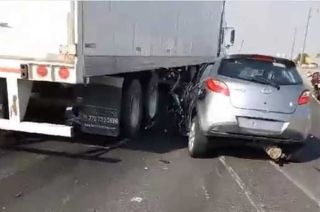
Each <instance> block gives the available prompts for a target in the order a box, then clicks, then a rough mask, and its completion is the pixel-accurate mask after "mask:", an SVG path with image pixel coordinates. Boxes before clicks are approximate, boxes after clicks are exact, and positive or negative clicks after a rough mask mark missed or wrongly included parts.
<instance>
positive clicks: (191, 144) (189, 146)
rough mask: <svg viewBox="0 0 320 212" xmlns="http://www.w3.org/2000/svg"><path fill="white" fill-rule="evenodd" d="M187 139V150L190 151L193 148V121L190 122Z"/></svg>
mask: <svg viewBox="0 0 320 212" xmlns="http://www.w3.org/2000/svg"><path fill="white" fill-rule="evenodd" d="M188 140H189V141H188V148H189V151H190V152H192V151H193V148H194V140H195V123H194V122H192V123H191V128H190V132H189V139H188Z"/></svg>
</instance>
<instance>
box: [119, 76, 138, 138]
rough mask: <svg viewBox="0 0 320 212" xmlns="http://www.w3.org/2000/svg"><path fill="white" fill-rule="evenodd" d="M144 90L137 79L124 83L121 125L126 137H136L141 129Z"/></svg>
mask: <svg viewBox="0 0 320 212" xmlns="http://www.w3.org/2000/svg"><path fill="white" fill-rule="evenodd" d="M142 109H143V105H142V89H141V84H140V81H139V80H137V79H132V80H127V81H125V83H124V87H123V94H122V110H121V123H122V124H121V125H122V132H123V135H124V136H125V137H129V138H131V137H134V136H136V135H137V133H138V131H139V130H140V127H141V120H142Z"/></svg>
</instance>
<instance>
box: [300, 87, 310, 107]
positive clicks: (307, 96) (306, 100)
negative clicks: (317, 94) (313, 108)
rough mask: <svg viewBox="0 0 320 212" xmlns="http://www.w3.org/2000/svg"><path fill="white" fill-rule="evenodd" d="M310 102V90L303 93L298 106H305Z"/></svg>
mask: <svg viewBox="0 0 320 212" xmlns="http://www.w3.org/2000/svg"><path fill="white" fill-rule="evenodd" d="M309 102H310V92H309V91H308V90H305V91H303V92H302V93H301V95H300V96H299V98H298V105H305V104H308V103H309Z"/></svg>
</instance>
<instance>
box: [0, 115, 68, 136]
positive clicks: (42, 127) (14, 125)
mask: <svg viewBox="0 0 320 212" xmlns="http://www.w3.org/2000/svg"><path fill="white" fill-rule="evenodd" d="M0 129H3V130H13V131H19V132H28V133H38V134H45V135H53V136H63V137H72V135H73V127H72V126H67V125H59V124H49V123H37V122H24V121H23V122H14V121H10V120H8V119H0Z"/></svg>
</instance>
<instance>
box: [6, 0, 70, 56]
mask: <svg viewBox="0 0 320 212" xmlns="http://www.w3.org/2000/svg"><path fill="white" fill-rule="evenodd" d="M73 3H74V2H69V1H0V58H14V59H32V60H53V61H61V60H64V59H63V57H61V56H59V49H60V45H67V44H71V43H72V42H73V37H74V34H73V29H74V24H73V21H72V20H73V11H72V8H73V7H72V4H73Z"/></svg>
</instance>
